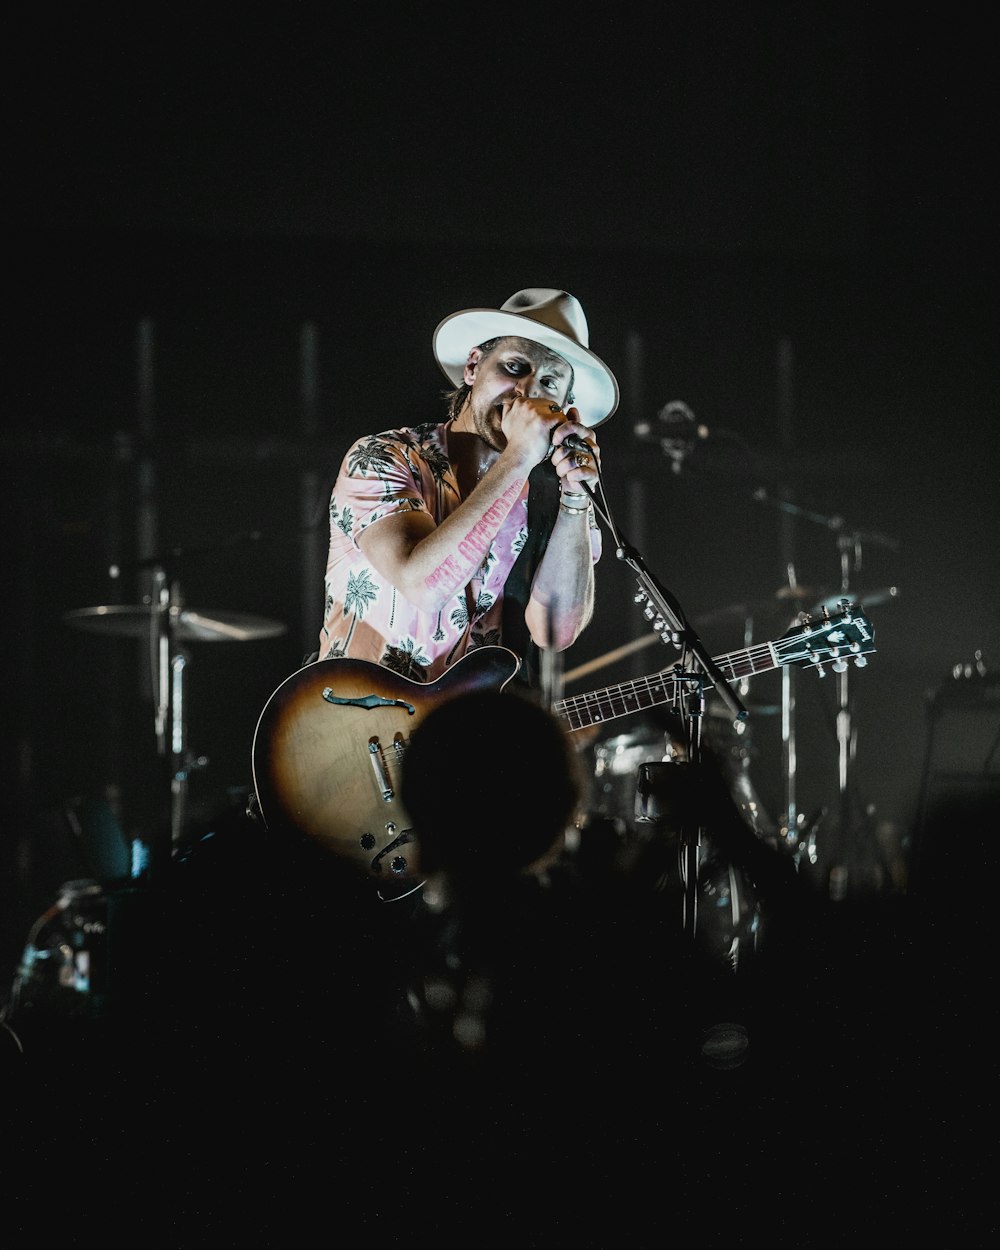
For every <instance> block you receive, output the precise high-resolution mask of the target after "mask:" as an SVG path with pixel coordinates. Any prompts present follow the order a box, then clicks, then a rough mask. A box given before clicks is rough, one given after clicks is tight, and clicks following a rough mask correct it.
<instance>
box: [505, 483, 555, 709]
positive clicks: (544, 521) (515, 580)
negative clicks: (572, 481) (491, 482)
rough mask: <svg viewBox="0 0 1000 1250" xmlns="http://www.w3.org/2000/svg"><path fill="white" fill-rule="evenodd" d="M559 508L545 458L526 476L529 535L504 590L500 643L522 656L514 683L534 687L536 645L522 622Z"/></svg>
mask: <svg viewBox="0 0 1000 1250" xmlns="http://www.w3.org/2000/svg"><path fill="white" fill-rule="evenodd" d="M558 511H559V475H558V474H557V473H556V471H555V469H554V468H553V467H552V464H551V462H550V461H548V460H543V461H541V463H540V464H536V465H535V467H534V468H533V469H532V470H531V473H530V474H529V475H528V537H527V539H526V540H525V543H524V546H523V547H522V548H521V552H520V554H519V555H518V557H517V559H516V560H515V561H514V566H513V568H512V569H511V571H510V573H509V575H508V577H507V582H506V584H505V586H504V592H503V623H502V629H503V637H502V638H501V642H502V643H503V645H504V646H505V647H508V648H510V650H511V651H513V652H514V653H515V654H516V655H519V656H520V657H521V667H520V669H519V670H518V673H517V676H516V677H515V678H514V679H513V680H514V681H516V682H520V683H521V684H523V685H525V686H527V687H529V688H530V689H532V690H537V689H538V687H539V683H540V672H539V654H538V647H537V646H536V645H535V644H534V643H533V642H532V640H531V635H530V634H529V633H528V627H527V625H526V624H525V623H524V612H525V609H526V608H527V606H528V599H529V598H530V596H531V583H532V581H533V579H534V576H535V570H536V569H537V568H538V565H539V563H540V561H541V559H542V556H543V555H544V554H545V548H546V547H547V546H548V545H549V536H550V535H551V533H552V527H553V526H554V525H555V523H556V516H557V515H558Z"/></svg>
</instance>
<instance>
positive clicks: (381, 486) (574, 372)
mask: <svg viewBox="0 0 1000 1250" xmlns="http://www.w3.org/2000/svg"><path fill="white" fill-rule="evenodd" d="M433 349H434V354H435V358H436V359H437V362H438V364H439V365H440V367H441V369H442V370H443V372H444V374H445V376H446V377H447V378H448V379H449V381H450V382H451V383H452V385H453V386H454V388H455V389H454V390H452V391H450V392H449V393H448V395H447V398H448V403H449V406H448V412H447V417H446V419H445V420H443V421H441V422H436V423H435V422H431V423H427V424H422V425H417V426H413V427H408V426H403V427H401V428H398V429H391V430H386V431H384V432H382V433H380V434H374V435H369V436H366V437H363V438H360V439H358V440H357V441H356V442H355V443H354V444H353V445H352V446H351V447H350V448H349V449H348V451H347V454H346V455H345V457H344V460H343V462H342V464H341V467H340V472H339V475H338V477H337V480H336V482H335V484H334V487H333V492H332V497H331V501H330V546H329V556H328V561H327V568H326V578H325V584H326V600H325V609H324V619H323V624H322V629H321V631H320V639H319V655H318V658H319V659H320V660H324V659H328V658H332V657H342V656H350V657H352V658H356V659H363V660H370V661H373V662H375V663H377V664H381V665H384V666H386V667H387V668H390V669H392V670H393V671H395V672H397V673H400V674H401V675H403V676H405V677H408V678H411V679H414V680H419V681H435V680H436V679H437V678H438V677H440V676H441V674H442V673H443V672H444V670H445V669H446V668H448V667H449V666H450V665H451V664H453V663H455V661H457V660H459V659H461V657H462V656H464V655H466V654H467V653H468V652H469V651H471V650H474V649H476V648H478V647H483V646H490V645H503V646H505V647H507V648H509V649H510V650H512V651H514V652H515V654H517V655H518V656H519V657H520V658H521V659H522V661H523V668H522V670H521V673H520V679H521V680H522V681H524V682H525V683H527V684H528V685H532V684H534V683H535V681H536V679H537V670H536V663H537V648H547V647H551V648H554V649H555V650H557V651H563V650H565V649H566V648H567V647H569V646H570V645H571V644H572V643H573V642H574V641H575V640H576V639H577V638H578V637H579V635H580V633H581V631H582V630H583V629H584V628H585V627H586V625H587V623H588V622H589V620H590V618H591V616H592V614H593V609H594V565H595V563H596V562H597V560H598V559H599V558H600V555H601V532H600V529H599V527H598V526H597V523H596V520H595V518H594V515H593V506H592V504H591V501H590V498H589V496H588V494H587V491H586V488H587V487H591V486H592V485H593V483H595V482H597V481H598V479H599V473H600V450H599V448H598V445H597V440H596V438H595V437H594V433H593V431H594V427H596V426H598V425H599V424H600V423H601V422H603V421H606V420H607V419H608V417H610V416H611V415H612V413H613V412H614V411H615V409H616V407H617V406H618V383H617V381H616V379H615V376H614V374H613V373H612V372H611V370H610V369H609V368H608V367H607V365H606V364H605V363H604V362H603V361H602V360H601V359H600V358H599V357H598V356H596V355H595V354H594V353H593V352H592V351H591V350H590V348H589V330H588V325H587V320H586V317H585V316H584V313H583V309H582V307H581V306H580V303H579V301H578V300H576V299H575V298H574V297H573V296H572V295H570V294H569V293H568V292H566V291H558V290H553V289H550V288H547V287H540V288H539V287H536V288H530V289H527V290H523V291H518V292H517V293H516V294H515V295H512V296H511V298H510V299H508V300H507V301H506V302H505V303H504V304H503V305H501V307H500V308H499V309H491V308H473V309H466V310H464V311H461V312H457V313H454V314H452V315H451V316H449V317H446V318H445V319H444V320H443V321H442V322H441V323H440V324H439V325H438V327H437V329H436V331H435V333H434V337H433ZM570 440H572V442H573V444H574V445H573V446H571V445H570ZM529 487H530V489H529Z"/></svg>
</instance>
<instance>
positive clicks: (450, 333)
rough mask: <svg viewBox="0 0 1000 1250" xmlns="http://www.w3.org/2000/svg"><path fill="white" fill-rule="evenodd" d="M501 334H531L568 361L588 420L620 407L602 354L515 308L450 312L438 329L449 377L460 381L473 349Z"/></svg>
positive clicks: (438, 349) (438, 355)
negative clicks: (511, 309) (582, 345)
mask: <svg viewBox="0 0 1000 1250" xmlns="http://www.w3.org/2000/svg"><path fill="white" fill-rule="evenodd" d="M501 336H513V337H516V338H522V339H531V341H532V342H533V343H541V345H542V346H543V347H547V348H548V349H549V351H553V352H555V353H556V354H557V355H559V356H562V357H563V359H564V360H566V361H568V362H569V364H570V365H571V366H572V368H573V396H574V404H575V406H576V408H577V410H578V411H579V413H580V418H581V421H582V422H583V424H584V425H587V426H595V425H600V424H601V422H602V421H607V419H608V417H610V416H611V415H612V413H613V412H614V411H615V409H616V408H617V407H618V399H619V392H618V381H617V379H616V378H615V375H614V374H613V373H612V372H611V370H610V369H609V368H608V366H607V365H606V364H605V363H604V361H603V360H601V358H600V356H597V355H595V353H594V352H592V351H590V350H588V349H587V348H586V347H581V346H580V344H579V343H577V342H575V341H574V340H573V339H571V338H569V337H568V336H567V335H565V334H561V333H560V332H559V331H558V330H552V329H550V328H549V327H548V326H546V325H543V324H542V322H540V321H535V320H534V319H533V318H531V317H521V316H519V315H518V314H517V313H509V312H504V311H503V310H502V309H496V308H466V309H464V310H463V311H462V312H457V313H452V314H451V316H450V317H445V319H444V320H443V321H442V322H441V323H440V325H439V326H438V327H437V329H436V330H435V331H434V356H435V359H436V360H437V362H438V364H439V365H440V366H441V369H442V370H443V372H444V375H445V377H446V378H448V380H449V381H450V382H452V383H453V384H454V385H455V386H460V385H461V383H462V380H463V378H464V375H465V362H466V361H467V360H468V358H469V351H470V350H471V349H472V348H473V347H476V346H478V345H479V344H480V343H485V342H487V340H489V339H495V338H499V337H501Z"/></svg>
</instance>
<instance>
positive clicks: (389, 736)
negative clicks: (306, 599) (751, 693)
mask: <svg viewBox="0 0 1000 1250" xmlns="http://www.w3.org/2000/svg"><path fill="white" fill-rule="evenodd" d="M874 650H875V639H874V630H873V628H872V624H871V622H870V621H869V620H868V618H867V616H866V615H865V614H864V613H863V611H861V610H860V609H858V608H857V607H855V606H853V605H851V604H849V603H848V602H847V601H846V600H844V601H842V605H841V609H840V610H839V611H838V612H836V613H831V614H829V615H827V616H825V617H824V619H822V620H819V621H816V622H812V621H808V620H807V621H806V622H805V623H803V624H801V625H797V626H794V627H793V628H792V629H790V630H788V632H787V633H785V634H784V635H782V637H781V638H779V639H777V640H776V641H774V642H766V643H759V644H757V645H755V646H751V647H748V648H745V649H743V650H740V651H734V652H730V653H728V654H726V655H721V656H716V657H714V658H715V663H716V665H717V666H718V668H719V670H720V671H721V673H722V675H723V677H724V678H725V679H726V680H727V681H731V680H735V679H740V678H744V677H750V676H753V675H755V674H757V673H764V672H768V671H770V670H772V669H775V668H778V667H781V666H784V665H788V664H796V665H799V666H801V667H807V668H816V669H818V670H820V671H821V672H822V671H823V669H824V666H826V665H831V666H833V667H835V668H843V667H844V665H845V664H846V663H847V662H848V661H850V660H853V661H854V663H855V664H858V665H863V664H864V663H866V660H865V656H866V655H867V654H868V653H870V652H872V651H874ZM520 663H521V662H520V660H519V659H518V657H517V656H516V655H515V654H514V652H513V651H509V650H508V649H507V648H505V647H481V648H480V649H479V650H477V651H471V652H469V653H468V654H467V655H466V656H464V657H463V658H462V659H461V660H459V661H458V662H457V663H455V664H453V665H452V666H451V668H449V669H448V670H447V672H445V673H444V674H443V675H442V676H441V677H440V678H438V680H437V681H433V682H417V681H413V680H411V679H410V678H408V677H403V676H401V675H399V674H398V673H394V672H392V670H391V669H388V668H385V667H383V666H382V665H379V664H372V663H370V662H368V661H366V660H353V659H350V658H341V659H328V660H318V661H316V662H315V663H312V664H308V665H306V666H305V667H304V668H301V669H299V670H298V671H296V672H295V673H293V674H292V675H291V676H290V677H288V678H287V679H286V680H285V681H283V682H282V683H281V685H280V686H278V688H277V689H276V690H275V691H274V693H273V694H272V695H271V697H270V698H269V699H268V701H267V703H266V704H265V705H264V708H263V711H262V712H261V714H260V717H259V719H258V722H257V727H256V730H255V732H254V739H253V779H254V790H255V793H256V796H257V802H258V804H259V806H260V811H261V815H262V817H263V819H264V822H265V824H266V825H267V827H268V829H269V830H272V829H273V830H277V831H289V832H295V833H297V834H300V835H305V836H306V837H307V838H310V839H315V840H316V841H318V842H320V843H321V844H323V845H324V846H326V847H327V848H328V849H329V850H330V851H332V852H333V853H334V854H335V855H338V856H341V857H343V858H346V859H347V860H349V861H351V862H352V863H354V864H355V865H356V866H357V867H358V868H359V869H360V870H361V871H362V872H363V873H367V874H368V875H370V877H371V878H372V880H373V881H374V882H375V884H376V886H377V888H378V893H379V895H380V896H381V897H382V898H384V899H397V898H401V897H404V896H405V895H407V894H410V893H412V892H413V891H414V890H416V889H419V887H420V886H421V885H422V883H423V880H422V877H421V874H420V860H419V848H418V845H417V839H416V836H415V834H414V831H413V829H412V827H411V825H410V821H409V818H408V817H407V815H406V812H405V811H404V809H403V807H402V803H401V800H400V797H399V796H400V785H401V780H402V767H403V759H404V757H405V754H406V747H407V743H408V741H409V736H410V734H411V733H412V732H413V730H414V728H415V727H416V725H418V724H419V723H420V721H421V720H422V719H423V718H424V717H425V716H426V715H427V714H428V713H429V712H430V711H431V710H432V709H433V708H435V707H437V706H438V705H439V704H440V703H443V702H445V701H446V700H448V699H452V698H454V697H456V696H457V695H460V694H463V693H470V692H474V691H479V690H502V689H503V688H504V687H505V686H506V685H507V684H508V683H509V682H510V681H511V679H512V678H513V677H514V676H515V675H516V674H517V671H518V669H519V668H520ZM684 687H685V683H684V674H683V673H681V672H680V671H678V670H677V669H664V670H661V671H660V672H657V673H653V674H651V675H650V676H647V677H641V678H638V679H636V680H634V681H628V682H623V683H620V684H618V685H614V686H606V687H604V688H603V689H600V690H593V691H590V692H588V693H587V694H582V695H574V696H571V697H569V698H565V699H560V700H558V701H557V702H556V703H554V704H553V707H552V711H553V713H554V715H555V716H557V717H558V718H559V719H560V720H561V721H562V722H563V725H564V727H565V728H566V729H567V730H568V731H570V732H572V731H574V730H578V729H584V728H586V727H589V726H593V725H599V724H602V723H604V722H606V721H612V720H616V719H618V718H620V717H623V716H629V715H632V714H633V713H636V712H640V711H643V710H646V709H648V708H652V707H657V706H659V705H662V704H664V703H668V702H673V701H675V700H677V699H678V698H679V697H681V696H682V695H683V692H684Z"/></svg>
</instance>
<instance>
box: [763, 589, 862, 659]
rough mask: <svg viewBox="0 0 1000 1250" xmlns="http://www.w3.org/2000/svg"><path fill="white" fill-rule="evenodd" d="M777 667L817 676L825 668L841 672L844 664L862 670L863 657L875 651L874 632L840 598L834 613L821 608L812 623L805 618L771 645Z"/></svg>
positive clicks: (853, 607) (856, 609)
mask: <svg viewBox="0 0 1000 1250" xmlns="http://www.w3.org/2000/svg"><path fill="white" fill-rule="evenodd" d="M774 649H775V651H776V653H777V656H778V663H779V664H797V665H800V666H801V667H805V668H815V669H816V670H817V672H818V673H819V675H820V677H825V676H826V669H827V667H829V668H832V669H833V671H834V672H835V673H842V672H843V671H844V670H845V669H846V668H847V665H848V663H850V662H852V661H853V663H854V664H855V666H856V667H857V668H864V666H865V665H866V664H867V663H868V660H867V659H866V657H867V656H868V655H870V654H871V653H872V652H873V651H874V650H875V629H874V626H873V625H872V623H871V621H870V620H869V619H868V617H867V616H866V615H865V614H864V612H863V611H862V610H861V609H860V608H859V607H858V605H857V604H855V603H851V602H850V600H848V599H841V601H840V606H839V607H838V608H837V610H836V611H835V612H831V611H829V610H828V609H827V608H824V609H823V615H822V616H821V617H820V618H819V619H818V620H814V619H813V618H812V617H811V616H805V617H803V619H802V620H801V622H800V623H799V624H798V625H794V626H792V628H791V629H790V630H788V632H787V633H785V634H782V636H781V637H780V638H779V639H778V641H777V642H776V643H775V644H774Z"/></svg>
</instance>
